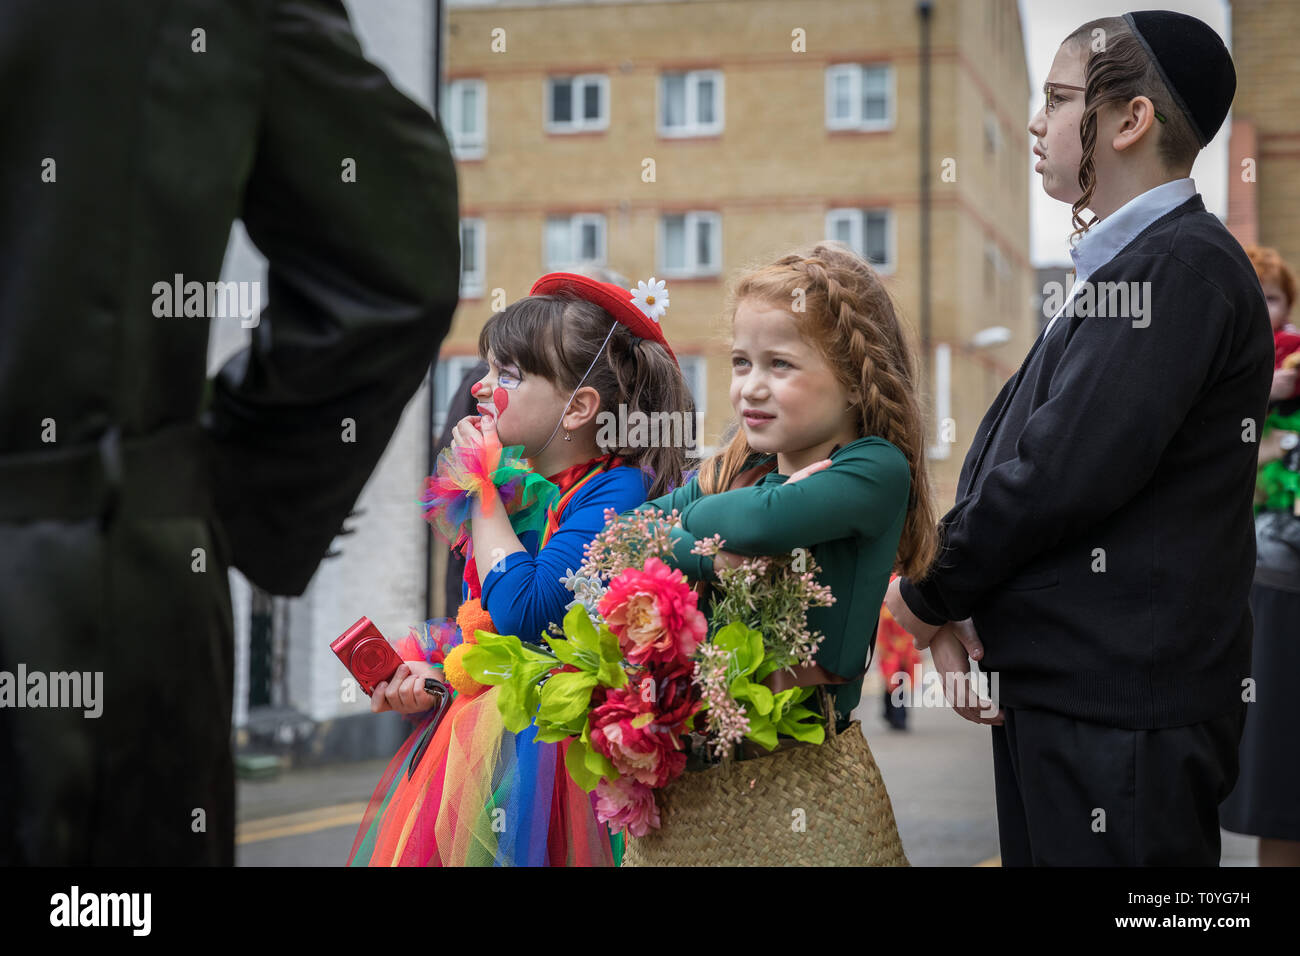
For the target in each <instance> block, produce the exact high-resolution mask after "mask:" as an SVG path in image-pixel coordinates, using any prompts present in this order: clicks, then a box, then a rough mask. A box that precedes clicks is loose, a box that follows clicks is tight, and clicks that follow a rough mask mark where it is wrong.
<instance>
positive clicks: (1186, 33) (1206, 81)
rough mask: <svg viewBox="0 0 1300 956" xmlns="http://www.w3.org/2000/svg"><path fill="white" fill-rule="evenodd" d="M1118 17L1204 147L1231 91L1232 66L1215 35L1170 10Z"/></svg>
mask: <svg viewBox="0 0 1300 956" xmlns="http://www.w3.org/2000/svg"><path fill="white" fill-rule="evenodd" d="M1124 22H1125V23H1127V24H1128V25H1129V29H1131V30H1132V31H1133V35H1134V36H1135V37H1137V40H1138V42H1139V43H1141V44H1142V46H1143V47H1144V48H1145V49H1146V51H1147V55H1148V56H1150V57H1151V60H1152V62H1154V63H1155V65H1156V69H1157V70H1159V71H1160V76H1161V77H1162V78H1163V79H1164V81H1165V86H1167V87H1169V93H1170V95H1171V96H1173V98H1174V102H1175V103H1176V104H1177V105H1178V108H1179V109H1181V110H1182V111H1183V115H1184V116H1186V117H1187V120H1188V122H1190V123H1191V124H1192V129H1193V130H1194V131H1195V132H1196V138H1197V139H1198V140H1199V141H1200V144H1201V146H1202V147H1204V146H1205V145H1206V144H1207V143H1208V142H1209V141H1210V140H1212V139H1213V138H1214V134H1215V133H1217V132H1218V131H1219V127H1220V126H1222V125H1223V119H1224V117H1226V116H1227V115H1228V107H1230V106H1231V105H1232V97H1233V95H1234V94H1235V93H1236V92H1237V71H1236V70H1235V69H1233V66H1232V57H1231V56H1230V55H1229V54H1228V48H1227V47H1226V46H1224V45H1223V41H1222V40H1221V39H1219V35H1218V34H1217V33H1215V32H1214V30H1212V29H1211V28H1210V26H1209V25H1208V24H1206V23H1203V22H1202V21H1200V20H1198V19H1196V17H1189V16H1188V15H1187V14H1185V13H1174V12H1172V11H1170V10H1139V11H1136V12H1134V13H1126V14H1124Z"/></svg>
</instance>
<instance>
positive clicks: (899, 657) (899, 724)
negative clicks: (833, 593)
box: [876, 575, 921, 730]
mask: <svg viewBox="0 0 1300 956" xmlns="http://www.w3.org/2000/svg"><path fill="white" fill-rule="evenodd" d="M896 577H898V575H894V576H893V577H891V578H890V581H891V582H892V581H893V579H894V578H896ZM876 653H877V654H878V655H879V657H880V673H881V674H882V675H884V678H885V714H884V716H885V723H886V724H888V725H889V727H890V729H891V730H906V729H907V699H906V697H904V696H903V695H901V694H900V695H899V699H898V700H897V701H895V700H894V692H895V690H896V689H898V688H901V687H902V686H903V678H904V677H906V678H907V680H908V684H909V686H910V688H911V690H912V692H913V693H915V692H916V685H917V677H918V676H919V672H918V668H919V667H920V665H921V652H920V651H918V650H917V649H916V646H915V645H914V644H913V643H912V635H911V634H908V633H907V631H905V630H903V626H902V625H901V624H899V623H898V622H897V621H896V620H894V615H892V614H890V613H889V606H888V605H886V604H881V606H880V627H879V629H878V630H877V632H876Z"/></svg>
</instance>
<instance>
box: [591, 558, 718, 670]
mask: <svg viewBox="0 0 1300 956" xmlns="http://www.w3.org/2000/svg"><path fill="white" fill-rule="evenodd" d="M698 601H699V595H697V594H696V593H695V592H694V591H692V590H691V588H690V586H689V585H688V584H687V583H686V578H685V577H684V576H683V575H682V573H681V572H680V571H674V570H671V569H670V568H669V567H668V566H667V565H666V564H664V563H663V562H662V561H660V560H659V559H658V558H651V559H650V560H648V561H647V562H646V565H645V570H644V571H638V570H637V569H636V568H628V569H627V570H626V571H624V572H622V573H621V574H619V575H618V577H616V578H614V580H613V581H611V582H610V584H609V590H608V591H606V592H605V596H604V597H603V598H601V599H600V604H599V605H598V608H597V609H598V610H599V611H600V616H601V617H603V618H604V619H605V623H606V624H608V625H609V629H610V630H611V631H613V632H614V633H615V634H617V635H618V642H619V646H620V647H621V648H622V650H623V654H624V656H625V657H626V658H627V660H628V663H630V664H632V665H633V666H641V665H643V664H648V663H651V662H656V661H662V662H668V661H672V660H685V659H686V658H688V657H690V656H691V655H692V654H694V653H695V647H696V645H697V644H699V642H700V641H702V640H703V639H704V635H705V632H706V631H707V630H708V622H707V621H706V620H705V618H704V615H703V614H701V613H700V610H699V608H698V607H697V602H698Z"/></svg>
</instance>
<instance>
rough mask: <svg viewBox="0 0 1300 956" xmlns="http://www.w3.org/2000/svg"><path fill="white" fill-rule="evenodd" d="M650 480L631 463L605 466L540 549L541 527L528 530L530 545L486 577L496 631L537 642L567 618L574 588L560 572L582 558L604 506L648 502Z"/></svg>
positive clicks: (600, 524) (625, 507)
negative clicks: (565, 580) (630, 464)
mask: <svg viewBox="0 0 1300 956" xmlns="http://www.w3.org/2000/svg"><path fill="white" fill-rule="evenodd" d="M648 484H649V478H648V476H647V475H646V474H645V473H644V472H642V471H641V470H640V469H639V468H635V467H632V466H629V465H622V466H619V467H616V468H611V469H609V470H608V471H604V472H601V473H599V474H597V475H596V476H595V477H593V478H592V479H591V480H590V481H588V482H587V483H586V484H585V485H583V486H582V487H581V488H580V489H579V490H578V492H577V493H576V494H575V495H574V496H573V498H572V499H571V500H570V501H569V504H568V507H566V508H565V509H564V512H563V514H561V516H560V525H559V527H558V528H557V529H556V531H555V533H554V534H553V535H551V537H550V540H549V541H547V542H546V546H545V547H543V548H542V549H541V550H540V551H539V550H538V547H537V545H538V541H539V537H540V536H539V535H538V534H537V533H536V532H527V533H526V534H524V535H523V536H522V537H521V538H520V540H519V543H520V544H522V545H523V546H524V548H525V549H527V550H526V551H516V552H514V553H513V554H508V555H506V556H505V558H504V559H502V560H501V561H500V562H499V563H498V564H497V566H496V567H494V568H493V569H492V570H490V571H489V572H488V574H487V576H486V577H485V578H484V579H483V597H482V601H483V607H484V608H485V609H486V610H487V612H488V613H489V614H491V615H492V623H493V624H495V625H496V628H497V631H498V632H499V633H501V634H514V635H516V636H517V637H519V638H520V639H521V640H524V641H530V642H534V641H536V640H537V638H538V637H539V636H540V635H541V634H542V633H543V632H544V631H545V630H546V628H547V625H548V624H550V623H551V622H554V623H556V624H558V623H560V622H561V621H563V620H564V606H565V605H566V604H568V603H569V602H570V601H572V600H573V592H572V591H570V590H569V589H568V588H566V587H565V586H564V585H563V584H561V583H560V578H562V577H565V576H566V575H567V573H568V571H569V570H577V568H578V565H579V564H581V563H582V552H583V548H584V546H585V545H586V544H587V543H588V542H590V541H591V540H592V539H593V538H594V537H595V536H596V534H597V533H598V532H599V531H600V530H601V529H602V528H604V527H605V509H606V508H613V509H614V511H615V512H616V513H618V514H622V513H623V512H624V511H630V510H632V509H634V508H636V507H637V506H638V505H640V504H644V503H645V500H646V494H647V492H648ZM466 590H468V589H466Z"/></svg>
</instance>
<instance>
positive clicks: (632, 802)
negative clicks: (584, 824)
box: [596, 777, 659, 837]
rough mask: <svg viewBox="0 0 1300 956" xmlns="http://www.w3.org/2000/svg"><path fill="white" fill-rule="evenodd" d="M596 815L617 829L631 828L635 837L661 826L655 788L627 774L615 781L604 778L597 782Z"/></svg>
mask: <svg viewBox="0 0 1300 956" xmlns="http://www.w3.org/2000/svg"><path fill="white" fill-rule="evenodd" d="M596 819H597V820H599V821H600V822H601V823H608V824H609V828H610V830H611V831H612V832H614V833H622V832H623V831H624V830H627V831H628V832H630V833H631V834H632V835H633V836H634V837H643V836H645V835H646V834H647V833H649V832H650V831H651V830H657V829H658V828H659V807H658V805H657V804H656V803H655V792H654V791H653V790H651V789H650V788H649V787H647V786H646V785H645V784H644V783H639V782H637V781H636V780H631V779H629V778H627V777H619V778H618V779H617V780H615V781H614V782H613V783H609V782H607V781H605V780H602V781H601V782H600V783H598V784H596Z"/></svg>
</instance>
